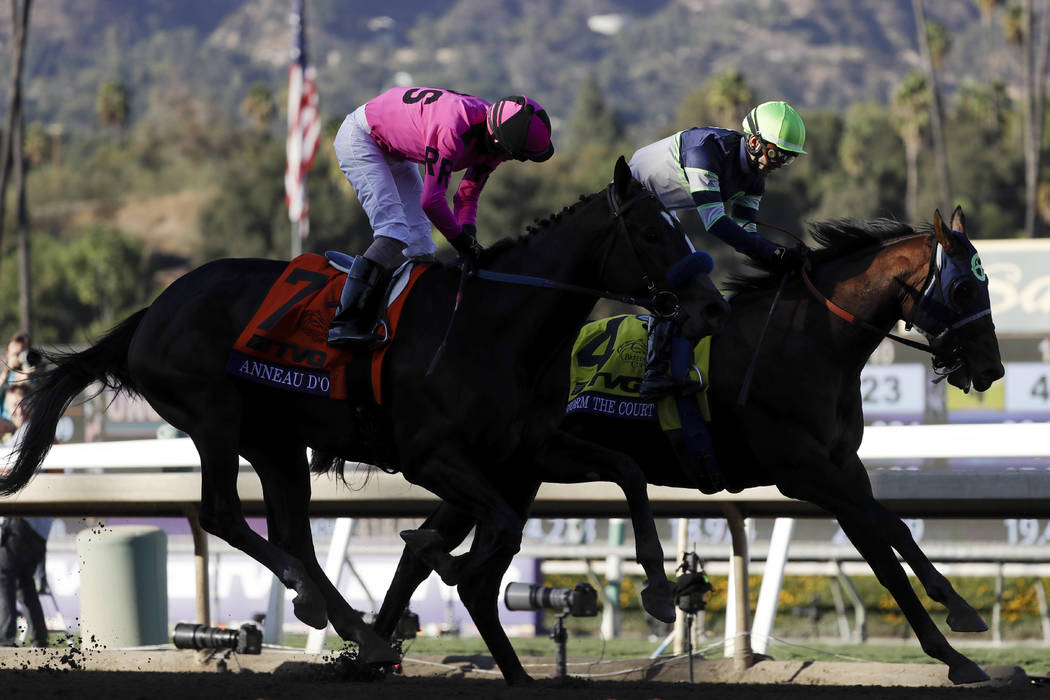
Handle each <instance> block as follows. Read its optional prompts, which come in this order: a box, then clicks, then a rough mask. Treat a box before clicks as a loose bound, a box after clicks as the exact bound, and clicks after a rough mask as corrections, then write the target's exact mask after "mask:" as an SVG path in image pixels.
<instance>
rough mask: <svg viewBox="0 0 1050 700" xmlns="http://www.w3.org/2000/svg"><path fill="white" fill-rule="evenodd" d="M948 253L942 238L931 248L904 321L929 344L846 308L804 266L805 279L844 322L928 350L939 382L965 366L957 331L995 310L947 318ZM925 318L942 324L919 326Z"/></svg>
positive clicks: (988, 308) (911, 346)
mask: <svg viewBox="0 0 1050 700" xmlns="http://www.w3.org/2000/svg"><path fill="white" fill-rule="evenodd" d="M888 244H889V242H885V243H883V244H882V245H883V247H885V246H886V245H888ZM946 256H947V253H946V251H945V250H944V246H942V245H941V243H940V241H935V245H934V246H933V247H932V248H931V251H930V262H929V266H928V269H927V272H926V279H925V280H924V281H923V284H922V288H923V292H922V295H921V296H920V297H919V301H918V302H917V303H916V304H915V306H914V307H912V310H911V313H910V314H909V318H908V319H906V321H905V328H912V327H914V328H915V329H916V330H918V331H919V332H920V333H922V335H923V336H925V338H926V341H927V342H926V344H923V343H919V342H916V341H914V340H911V339H910V338H905V337H903V336H900V335H897V334H896V333H891V332H887V331H883V330H882V329H881V328H879V327H878V326H876V325H875V324H873V323H871V322H869V321H867V320H865V319H863V318H859V317H857V316H856V315H854V314H853V313H851V312H849V311H847V310H845V309H843V308H842V307H841V306H839V305H838V304H836V303H835V302H833V301H831V300H830V299H828V298H827V297H826V296H824V294H823V293H821V291H820V290H819V289H817V287H816V285H814V284H813V280H812V279H810V277H809V273H808V272H807V270H806V268H805V266H803V268H802V281H803V282H804V283H805V285H806V288H807V289H808V290H809V292H810V294H812V295H813V296H814V297H816V299H817V301H819V302H820V303H821V304H823V305H824V307H825V308H827V309H828V311H830V312H831V313H832V314H834V315H835V316H837V317H838V318H840V319H842V320H843V321H846V322H847V323H849V324H851V325H855V326H858V327H860V328H864V329H865V330H868V331H871V332H872V333H876V334H878V335H881V336H883V337H886V338H889V339H890V340H893V341H895V342H897V343H900V344H902V345H906V346H908V347H910V348H915V349H916V350H921V351H922V352H926V353H929V354H930V355H931V357H932V358H933V359H932V364H933V371H934V374H936V375H937V379H935V380H934V382H935V383H936V382H939V381H941V380H943V379H945V378H947V377H948V376H949V375H950V374H952V373H953V372H955V371H957V370H959V369H961V368H962V367H963V365H964V362H963V360H962V359H960V357H959V353H960V347H959V345H958V343H954V342H951V341H952V340H954V338H955V332H956V331H958V329H960V328H962V327H963V326H965V325H967V324H970V323H973V322H974V321H977V320H979V319H981V318H984V317H985V316H988V315H990V314H991V313H992V310H991V307H990V306H989V307H987V308H984V309H980V310H978V311H976V312H975V313H972V314H969V315H967V316H965V317H963V318H960V319H957V320H954V321H952V320H949V319H948V318H947V317H948V316H949V314H950V308H949V305H948V304H947V303H945V302H944V301H943V296H944V287H945V285H944V281H943V278H942V275H941V270H942V268H943V261H944V258H945V257H946ZM925 319H931V320H934V321H936V322H938V323H939V324H941V326H942V327H939V328H926V327H924V326H921V325H919V323H920V321H922V322H924V323H925Z"/></svg>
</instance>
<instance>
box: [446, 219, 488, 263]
mask: <svg viewBox="0 0 1050 700" xmlns="http://www.w3.org/2000/svg"><path fill="white" fill-rule="evenodd" d="M449 242H450V243H451V244H452V247H453V248H455V249H456V252H458V253H459V254H460V255H462V256H463V260H464V261H465V262H467V263H469V264H470V265H476V264H477V262H478V256H480V255H481V252H482V251H483V250H485V248H484V247H483V246H482V245H481V244H480V243H478V229H477V227H475V226H474V225H473V224H463V230H462V231H461V232H460V234H459V235H458V236H456V237H455V238H453V239H452V240H451V241H449Z"/></svg>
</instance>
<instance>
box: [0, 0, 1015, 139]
mask: <svg viewBox="0 0 1050 700" xmlns="http://www.w3.org/2000/svg"><path fill="white" fill-rule="evenodd" d="M305 4H306V13H307V14H306V22H307V31H308V42H309V48H308V50H309V53H310V59H311V62H312V63H313V64H314V65H315V66H316V67H317V70H318V86H319V91H320V95H321V108H322V112H323V114H324V115H325V118H326V119H338V118H341V117H342V115H344V114H346V113H347V112H349V111H350V110H352V109H353V107H355V106H356V105H357V104H359V103H361V102H362V101H364V100H366V99H368V98H369V97H371V96H372V95H374V94H376V93H378V92H379V91H381V90H382V89H384V88H385V87H389V86H391V85H393V84H398V83H415V84H430V85H438V86H448V87H452V88H454V89H458V90H463V91H466V92H471V93H474V94H477V95H480V96H483V97H486V98H489V99H494V98H496V97H499V96H502V95H504V94H511V93H518V92H524V93H528V94H530V95H534V96H536V98H537V99H539V100H540V101H541V102H542V103H543V104H544V105H545V106H547V108H548V110H549V111H550V112H551V113H552V114H554V115H556V116H562V117H564V115H567V114H568V113H569V111H570V110H571V109H572V107H573V104H574V100H575V96H576V93H577V90H578V89H579V86H580V85H581V84H582V83H583V81H585V80H586V79H588V78H589V77H591V76H593V77H594V78H596V79H597V82H598V85H600V86H601V87H602V89H603V90H604V93H605V97H606V99H607V100H608V101H609V103H610V104H611V105H612V106H613V107H614V108H615V109H616V110H617V112H618V114H619V116H620V117H621V119H622V120H623V121H624V123H625V124H627V125H628V127H629V128H630V129H631V130H632V132H633V133H634V134H636V135H637V136H638V138H639V140H641V139H644V138H648V137H650V136H653V135H654V134H656V133H657V132H660V131H662V130H667V129H668V128H669V126H670V125H671V123H672V120H673V115H674V113H675V110H676V108H677V106H678V105H679V103H680V102H681V100H682V98H683V97H684V96H685V95H686V94H688V93H689V92H690V91H692V90H694V89H696V88H698V87H701V86H702V85H703V84H704V83H705V81H706V80H707V79H708V78H709V77H710V76H712V75H714V74H716V73H719V72H721V71H724V70H727V69H731V68H735V69H739V70H741V71H743V73H744V74H745V75H746V77H747V79H748V81H749V83H750V84H751V85H752V86H753V88H754V89H755V91H756V93H757V94H758V96H759V97H760V98H761V99H773V98H786V99H788V100H789V101H791V102H793V103H795V104H796V105H797V106H799V107H800V108H802V109H803V110H806V109H809V110H814V109H829V110H842V109H844V108H845V107H846V106H848V105H849V104H851V103H853V102H856V101H860V100H877V101H880V102H886V101H888V96H889V95H890V94H891V93H892V91H893V90H894V88H895V87H896V85H897V84H898V83H899V82H900V81H901V80H902V78H903V77H904V76H906V75H907V74H909V73H911V72H913V71H915V70H917V69H918V65H919V64H918V53H917V50H916V34H915V25H914V16H913V13H912V2H911V0H858V1H852V0H839V1H826V0H758V1H756V2H740V1H739V0H663V1H661V0H386V1H384V2H374V1H372V0H367V1H359V2H341V1H339V0H305ZM926 6H927V14H928V18H929V19H930V20H931V21H935V22H938V23H940V24H942V25H944V26H945V27H946V28H947V29H948V30H949V32H950V33H951V35H952V38H953V43H952V49H951V52H950V53H949V54H948V56H947V59H946V62H945V65H944V68H943V79H944V86H945V89H946V90H948V91H951V90H952V89H953V87H954V86H956V85H958V84H959V83H960V82H961V81H963V80H965V79H967V78H972V79H974V80H976V81H978V82H990V81H992V80H997V79H1001V80H1004V81H1006V82H1007V84H1011V83H1019V77H1018V76H1019V69H1020V60H1019V54H1018V52H1017V51H1016V49H1013V48H1012V47H1009V46H1008V45H1007V44H1006V41H1005V39H1004V35H1003V31H1002V29H1001V27H1000V26H999V25H998V23H997V22H988V21H983V20H982V17H981V15H980V12H979V10H978V7H977V4H976V3H974V2H960V1H959V0H927V2H926ZM288 9H289V2H288V0H35V1H34V3H33V9H32V16H31V27H30V33H29V47H28V48H29V53H28V59H27V64H26V83H25V84H26V89H27V116H28V119H29V120H30V121H39V122H43V123H59V124H61V125H62V127H63V128H64V129H65V130H66V131H67V133H69V132H73V133H76V132H84V131H93V130H97V129H98V128H99V124H98V120H97V119H96V117H95V109H94V108H95V100H96V96H97V91H98V86H99V85H100V84H101V83H102V82H104V81H107V80H114V79H115V80H119V81H121V82H123V83H124V84H125V85H127V86H128V87H129V88H130V91H131V95H132V119H140V118H142V117H163V116H164V115H163V112H164V111H165V110H166V109H170V107H171V105H172V104H173V103H177V102H179V101H182V100H186V99H190V98H192V99H195V100H198V101H200V102H202V103H204V104H206V105H207V106H208V108H209V109H212V110H214V113H215V114H216V116H222V115H225V116H228V117H230V118H236V117H237V108H238V105H239V104H240V102H241V100H242V98H243V97H244V95H245V94H246V93H247V91H248V90H249V89H250V88H251V87H252V86H253V85H254V84H256V83H259V82H263V83H266V84H268V85H269V86H270V87H271V88H272V90H273V93H274V94H275V95H276V96H278V98H280V96H281V95H283V91H284V86H285V83H286V79H287V78H286V71H287V63H288V55H289V46H290V43H291V38H290V29H289V25H288ZM0 42H2V44H0V71H3V75H5V76H6V75H7V74H8V68H9V66H8V64H9V62H10V53H11V52H10V16H9V14H8V13H0ZM6 90H7V84H6V81H4V84H3V85H0V91H2V92H4V93H5V92H6Z"/></svg>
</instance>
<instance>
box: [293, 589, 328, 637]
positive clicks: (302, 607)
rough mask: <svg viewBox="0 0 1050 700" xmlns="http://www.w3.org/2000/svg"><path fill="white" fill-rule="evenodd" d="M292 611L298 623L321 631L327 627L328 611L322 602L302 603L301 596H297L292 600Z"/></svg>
mask: <svg viewBox="0 0 1050 700" xmlns="http://www.w3.org/2000/svg"><path fill="white" fill-rule="evenodd" d="M292 609H293V610H294V612H295V616H296V617H297V618H299V620H300V621H302V622H303V623H306V624H309V625H310V627H312V628H313V629H315V630H323V629H324V628H325V627H328V609H327V608H325V607H324V601H323V600H320V601H318V603H312V602H309V601H306V602H303V600H302V596H301V595H297V596H295V598H293V599H292Z"/></svg>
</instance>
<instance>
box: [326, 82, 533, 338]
mask: <svg viewBox="0 0 1050 700" xmlns="http://www.w3.org/2000/svg"><path fill="white" fill-rule="evenodd" d="M334 146H335V153H336V157H337V158H338V159H339V167H340V168H341V169H342V171H343V173H344V174H345V175H346V179H347V180H349V181H350V184H351V186H353V188H354V192H356V193H357V198H358V200H359V201H360V202H361V206H363V207H364V209H365V213H366V214H367V215H368V220H369V222H370V223H371V224H372V232H373V238H374V240H373V242H372V245H370V246H369V247H368V250H366V251H365V252H364V254H363V255H359V256H357V257H356V258H355V259H354V262H353V264H352V265H351V266H350V270H349V274H348V275H347V280H346V285H345V286H344V287H343V292H342V295H341V297H340V299H339V310H338V311H337V312H336V315H335V318H333V319H332V324H331V327H330V328H329V332H328V342H329V343H330V344H333V345H341V344H349V343H356V342H370V341H373V340H376V339H377V336H376V335H374V334H373V332H372V329H371V323H370V322H371V319H365V318H361V311H362V310H363V309H364V308H365V306H366V304H367V303H368V301H369V299H370V297H371V295H372V292H373V289H374V288H375V285H376V281H377V280H378V279H379V276H380V275H381V274H382V273H383V271H384V270H387V269H389V268H391V267H393V266H395V265H396V264H398V263H400V262H402V261H403V260H404V259H405V258H406V257H407V258H426V257H429V256H433V254H434V252H435V251H436V250H437V246H435V245H434V241H433V240H432V239H431V237H430V229H431V226H434V227H436V228H437V229H438V230H439V231H441V233H442V234H444V236H445V238H447V239H448V240H449V242H450V243H451V244H452V246H453V247H454V248H455V249H456V250H457V251H458V252H459V253H460V254H461V255H462V256H464V258H466V259H468V260H470V261H473V260H475V259H476V258H477V255H478V254H479V253H480V252H481V250H482V247H481V244H480V243H478V241H477V226H476V220H477V210H478V198H479V197H480V195H481V190H482V188H483V187H484V186H485V181H486V180H487V179H488V176H489V174H490V173H491V172H492V171H493V170H495V169H496V167H497V166H498V165H499V164H500V163H502V162H503V161H506V160H511V159H515V160H521V161H525V160H531V161H535V162H543V161H545V160H547V159H548V158H550V157H551V155H552V154H553V153H554V145H553V144H552V143H551V122H550V119H549V118H548V116H547V112H546V111H545V110H544V109H543V107H541V106H540V105H539V104H538V103H536V102H535V101H534V100H531V99H529V98H527V97H524V96H521V95H514V96H511V97H504V98H502V99H499V100H496V102H494V103H492V104H489V103H488V102H486V101H485V100H482V99H480V98H477V97H473V96H471V95H464V94H462V93H458V92H453V91H451V90H439V89H435V88H426V87H397V88H393V89H390V90H387V91H386V92H384V93H383V94H381V95H379V96H378V97H375V98H373V99H371V100H369V101H368V102H367V103H365V104H364V105H362V106H360V107H358V108H357V109H356V110H355V111H354V112H353V113H351V114H350V115H349V116H347V118H346V119H345V120H344V121H343V125H342V126H341V127H339V133H337V134H336V137H335V142H334ZM420 164H421V165H422V166H423V175H422V176H421V175H420V169H419V165H420ZM458 170H466V172H465V173H464V175H463V179H462V180H461V181H460V183H459V188H458V189H457V190H456V193H455V195H454V196H453V198H452V202H453V207H452V208H451V209H450V208H449V206H448V201H447V199H446V193H447V192H448V187H449V180H450V177H451V175H452V173H453V172H456V171H458Z"/></svg>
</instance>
